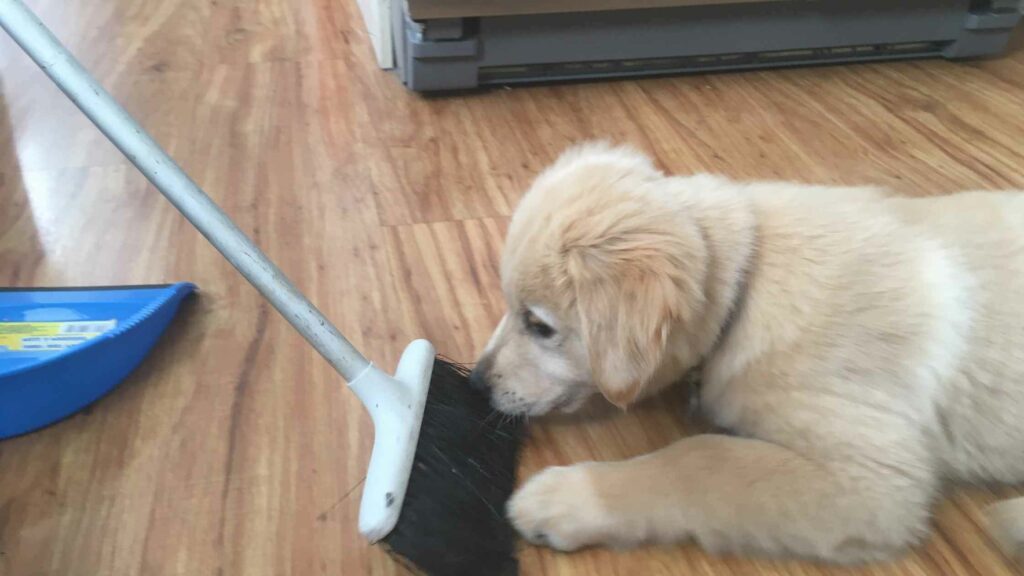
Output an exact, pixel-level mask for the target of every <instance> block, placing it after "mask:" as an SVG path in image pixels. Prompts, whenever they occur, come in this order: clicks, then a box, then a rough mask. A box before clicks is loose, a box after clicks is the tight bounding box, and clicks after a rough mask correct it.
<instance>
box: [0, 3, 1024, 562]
mask: <svg viewBox="0 0 1024 576" xmlns="http://www.w3.org/2000/svg"><path fill="white" fill-rule="evenodd" d="M30 4H31V5H32V6H33V7H35V8H37V9H38V10H39V12H40V14H41V15H42V16H43V17H44V19H45V20H46V21H47V22H48V23H49V24H51V25H52V26H53V28H54V29H55V31H56V32H57V33H58V34H59V35H60V36H61V37H62V38H63V39H64V40H65V41H66V42H67V43H68V44H69V45H70V46H71V47H72V48H73V50H74V51H76V52H77V53H78V54H79V55H80V57H81V59H82V60H83V61H84V62H85V63H86V65H87V66H88V67H90V68H91V69H92V70H93V71H94V72H95V73H96V74H97V75H98V76H99V77H100V79H101V80H102V81H103V82H104V83H105V85H107V86H108V87H109V88H110V89H111V90H112V91H113V93H114V94H115V95H116V96H117V97H118V98H120V99H121V100H122V101H123V102H124V103H125V104H126V106H127V107H128V108H129V109H130V110H131V111H132V112H133V113H135V114H136V115H137V116H138V117H139V119H140V120H141V121H142V123H143V124H145V125H146V126H147V127H149V128H150V129H151V130H152V131H153V133H154V134H155V136H156V137H157V139H158V140H159V141H160V142H161V143H163V144H164V145H165V146H166V147H167V148H168V149H169V150H170V151H171V153H172V154H173V155H174V156H175V157H177V158H178V159H179V160H180V162H181V163H182V164H183V165H184V166H185V167H186V168H187V169H188V171H189V172H190V173H191V174H192V175H193V176H194V177H195V179H196V180H197V181H198V182H200V183H201V184H202V185H203V186H204V187H205V188H206V189H207V190H208V191H209V193H210V194H211V195H212V196H214V197H215V199H216V200H218V201H219V202H220V203H221V204H222V205H223V206H224V207H225V208H226V209H227V210H228V211H229V212H230V213H231V214H232V215H233V216H234V218H236V219H237V221H238V223H239V224H240V225H241V226H242V227H243V228H244V229H245V230H247V231H248V232H250V233H251V234H252V235H253V237H254V238H255V239H256V240H257V241H258V243H259V244H260V245H261V246H263V247H264V248H265V249H266V251H267V252H268V253H269V254H270V255H271V257H272V258H274V259H276V260H277V261H278V262H279V263H280V265H281V266H282V267H283V268H284V270H285V271H286V272H287V273H288V274H289V275H290V276H291V277H292V278H293V279H294V280H295V282H296V283H297V284H298V285H299V286H301V287H302V289H303V290H305V291H306V292H307V293H308V294H309V296H310V297H311V298H312V299H313V300H315V301H316V302H317V303H318V304H319V305H321V307H322V308H323V309H324V311H325V312H326V313H327V315H328V316H330V317H331V318H333V319H335V320H336V321H337V323H338V325H339V327H340V328H341V329H342V330H343V331H344V332H345V333H347V334H349V335H350V336H351V337H352V339H353V340H354V342H355V343H356V344H357V345H358V346H360V347H361V348H362V349H364V350H365V351H366V352H367V354H368V355H369V356H371V357H372V358H374V359H376V360H377V361H378V363H380V364H383V365H385V366H387V367H389V368H390V367H391V366H393V363H394V362H395V361H396V359H397V356H398V354H399V353H400V351H401V349H402V347H403V346H404V344H405V343H406V342H407V341H408V340H410V339H412V338H414V337H420V336H425V337H428V338H430V339H432V340H433V341H434V342H435V343H436V344H437V346H438V348H439V350H440V351H441V352H442V353H444V354H446V355H449V356H451V357H454V358H456V359H459V360H465V361H469V360H472V359H473V358H474V356H475V355H476V354H477V353H478V352H479V350H480V349H481V347H482V345H483V344H484V342H485V339H486V337H487V336H488V334H489V332H490V329H491V328H492V326H493V325H494V323H495V322H496V320H497V319H498V317H499V316H500V314H501V313H502V300H501V295H500V291H499V289H498V278H497V269H496V263H497V259H498V253H499V250H500V247H501V244H502V238H503V234H504V231H505V227H506V224H507V218H508V215H509V213H510V212H511V210H512V208H513V207H514V205H515V202H516V200H517V198H518V197H519V196H520V195H521V194H522V192H523V190H524V188H525V187H526V186H527V184H528V182H529V181H530V179H531V177H532V176H533V175H534V174H535V173H536V172H537V171H538V170H540V169H541V168H542V167H543V166H544V165H545V164H547V163H548V162H550V161H551V160H552V159H553V158H554V157H555V155H556V154H557V153H558V152H559V151H560V150H562V149H563V148H564V147H565V146H567V145H569V144H570V143H573V142H576V141H578V140H581V139H584V138H594V137H602V138H609V139H613V140H616V141H626V142H632V143H634V144H636V145H638V146H640V147H641V148H643V149H644V150H647V151H649V152H650V153H652V154H654V155H655V156H656V157H657V159H658V161H659V162H660V163H661V164H662V165H663V167H665V168H666V169H669V170H671V171H676V172H691V171H698V170H699V171H715V172H723V173H725V174H728V175H730V176H733V177H737V178H786V179H797V180H803V181H813V182H819V183H847V184H862V183H875V184H884V185H889V186H892V187H895V188H898V189H899V190H902V191H904V192H906V193H908V194H919V195H923V194H939V193H943V192H949V191H953V190H957V189H962V188H1005V187H1018V188H1024V41H1022V40H1024V39H1022V37H1021V35H1018V37H1017V39H1016V41H1015V42H1014V46H1013V49H1012V51H1011V54H1010V55H1008V56H1007V57H1005V58H1002V59H997V60H992V61H986V62H980V63H972V64H954V63H948V62H942V61H932V62H914V63H899V64H877V65H866V66H849V67H835V68H818V69H802V70H791V71H777V72H753V73H743V74H722V75H714V76H690V77H683V78H669V79H652V80H642V81H628V82H609V83H592V84H578V85H571V86H556V87H534V88H516V89H510V90H494V91H489V92H485V93H477V94H471V95H461V96H451V97H445V98H422V97H418V96H415V95H412V94H410V93H408V92H406V91H405V90H404V89H403V88H402V86H400V85H399V83H398V82H397V81H396V80H395V78H394V77H393V76H391V75H390V74H388V73H385V72H382V71H380V70H378V69H376V67H375V65H374V61H373V57H372V52H371V50H370V47H369V45H368V40H367V37H366V33H365V32H364V30H363V27H362V23H361V20H360V18H359V16H358V13H357V12H356V10H355V8H354V6H355V2H354V1H352V0H301V1H300V0H216V1H210V0H103V1H90V2H84V1H82V2H69V1H67V0H35V1H32V2H30ZM0 81H2V87H0V285H13V286H44V285H85V284H130V283H161V282H169V281H178V280H191V281H194V282H196V283H197V284H198V285H199V286H200V287H201V289H202V295H201V296H200V297H199V298H198V299H196V300H194V301H192V302H191V303H189V304H188V305H187V306H186V307H185V309H184V312H183V314H182V315H181V316H180V318H179V319H178V320H177V321H176V323H175V324H174V325H173V326H172V328H171V329H170V331H169V333H168V334H167V336H166V338H165V339H164V340H163V341H162V343H161V345H160V346H159V347H158V349H157V350H155V351H154V353H153V355H152V356H151V357H150V358H149V359H148V360H147V361H146V362H145V363H144V364H143V366H142V367H141V368H140V369H139V370H138V371H137V372H136V373H135V374H134V375H133V376H132V377H131V378H129V380H128V381H127V382H125V383H124V384H123V386H121V387H120V388H119V389H118V390H117V391H116V393H114V394H112V395H110V396H109V397H107V398H105V399H103V400H102V401H100V402H98V403H97V404H96V405H95V406H93V407H92V408H90V409H89V410H88V411H86V412H85V413H83V414H81V415H78V416H75V417H73V418H71V419H69V420H67V421H65V422H62V423H60V424H58V425H56V426H53V427H51V428H48V429H46V430H43V431H40V432H37V433H34V434H31V435H28V436H24V437H21V438H17V439H13V440H8V441H4V442H0V574H2V575H3V576H28V575H42V574H54V575H61V576H64V575H84V576H93V575H101V574H112V575H114V574H116V575H126V574H146V575H161V574H181V575H189V576H193V575H196V576H198V575H211V576H213V575H234V574H245V575H261V574H268V575H269V574H274V575H277V574H296V575H310V574H345V575H351V576H358V575H362V574H383V575H389V574H402V573H404V571H403V569H401V568H400V567H399V566H398V565H396V564H395V563H393V562H392V561H391V560H390V559H389V557H388V556H387V555H386V554H385V553H384V552H382V551H381V550H380V549H378V548H373V547H368V546H367V545H366V544H364V542H363V541H362V540H361V539H360V538H359V536H358V534H357V532H356V529H355V514H356V510H357V505H358V501H359V498H358V497H359V493H360V486H361V482H362V479H363V474H364V471H365V466H366V461H367V458H368V454H369V448H370V445H371V439H372V438H371V427H370V424H369V421H368V419H367V417H366V416H365V415H364V414H363V412H362V410H361V408H360V407H359V405H358V404H357V403H356V401H355V400H354V398H353V397H352V396H351V395H350V394H348V393H347V392H346V391H345V390H344V389H343V383H342V382H341V380H340V379H339V378H338V377H337V376H336V375H335V374H334V373H333V372H332V371H331V370H330V369H329V368H328V367H327V365H326V364H325V363H324V362H323V361H322V360H321V359H320V358H319V357H318V356H316V354H315V353H314V352H312V351H311V350H310V348H309V347H308V346H307V345H306V344H305V343H304V342H303V341H302V340H301V339H300V338H299V337H298V336H296V335H295V334H294V333H293V332H292V330H291V329H290V328H289V327H288V326H287V324H286V323H285V322H284V321H283V320H282V319H281V318H280V317H278V316H277V314H276V313H275V312H274V311H273V310H271V309H269V308H268V306H267V305H266V304H265V303H264V302H263V301H262V300H261V299H260V298H259V297H258V295H257V294H256V292H255V291H254V290H253V289H251V288H250V287H249V286H248V285H247V284H246V283H245V282H244V281H243V280H242V279H241V278H240V277H239V276H238V275H237V274H236V273H235V272H234V271H233V269H232V268H230V267H229V266H228V265H227V264H226V263H225V262H224V261H223V260H222V259H221V258H220V256H219V255H218V254H217V253H216V252H214V250H213V249H211V248H210V247H209V246H208V245H207V243H206V242H205V240H203V239H202V237H200V236H199V234H197V233H196V232H195V231H194V230H193V229H192V228H190V227H189V225H188V224H187V223H186V222H185V221H184V220H183V219H182V218H181V217H179V216H178V214H177V213H176V212H175V211H174V210H173V209H172V208H171V207H170V206H169V205H168V204H167V203H166V202H165V201H164V200H163V199H162V198H161V197H160V196H159V195H158V194H157V193H156V192H155V191H154V190H152V189H151V188H150V187H148V186H147V184H146V182H145V181H144V180H143V178H141V177H140V176H139V175H138V174H137V173H136V172H135V171H134V169H133V168H131V167H130V166H129V165H128V164H127V163H126V161H125V160H124V159H123V158H122V157H121V156H120V155H119V154H118V153H117V152H116V151H115V150H114V149H113V148H112V147H111V146H110V145H108V144H107V143H106V142H105V141H104V139H103V138H102V137H101V136H100V135H99V134H98V133H97V132H96V130H95V129H94V128H93V127H92V126H91V125H89V124H88V123H87V122H86V121H85V120H83V119H82V118H81V117H80V116H79V114H78V113H77V111H76V110H75V109H74V108H73V107H72V106H71V105H70V104H69V103H67V102H66V101H65V100H64V98H63V97H62V96H61V95H60V94H59V93H58V91H57V90H56V89H54V88H53V87H52V86H51V85H50V84H49V83H48V81H47V80H46V79H45V78H44V76H43V75H42V74H41V73H40V72H39V71H37V70H36V69H35V68H34V67H33V66H32V65H31V64H29V63H28V61H27V59H26V58H25V57H24V56H23V55H22V54H21V53H20V52H19V51H17V50H16V49H15V48H14V46H13V45H12V44H11V43H10V42H9V41H7V39H6V38H3V39H0ZM683 416H684V414H683V410H682V408H681V407H680V406H679V404H673V403H664V402H662V403H649V404H647V405H645V406H641V407H640V408H638V409H637V410H636V411H635V412H632V413H629V414H610V413H607V414H597V415H594V416H593V417H590V418H587V419H576V420H558V421H543V420H537V421H535V422H533V423H532V427H533V436H532V439H531V440H530V442H529V445H528V447H527V449H526V452H525V456H524V461H523V463H522V468H521V475H522V476H523V477H525V476H528V475H529V474H532V473H534V472H536V471H537V470H539V469H540V468H541V467H543V466H545V465H549V464H555V463H569V462H574V461H579V460H585V459H592V458H596V459H612V458H621V457H625V456H629V455H633V454H638V453H641V452H644V451H648V450H650V449H652V448H654V447H657V446H661V445H664V444H665V443H667V442H670V441H671V440H673V439H675V438H677V437H679V436H680V435H683V434H685V433H687V429H686V425H685V424H684V421H683ZM641 422H642V424H641ZM1009 493H1011V491H1009V490H1005V489H999V490H996V491H994V492H990V491H988V490H980V489H975V490H966V491H957V492H953V493H952V497H951V498H950V499H949V500H948V501H945V502H944V503H942V504H941V505H940V506H939V507H938V509H937V523H936V530H935V532H934V535H933V536H932V538H931V539H930V540H929V541H928V542H927V545H925V546H924V547H923V548H921V549H920V550H918V551H917V552H916V553H913V554H910V555H908V556H906V557H905V558H902V559H899V560H897V561H895V562H892V563H888V564H883V565H877V566H871V567H866V568H860V569H834V568H829V567H824V566H818V565H812V564H808V563H801V562H776V561H764V560H761V561H753V560H746V559H739V558H717V557H711V556H708V555H706V554H703V553H702V552H700V551H698V550H697V549H696V548H694V547H690V546H682V547H673V548H659V549H648V550H642V551H635V552H628V553H612V552H607V551H589V552H585V553H580V554H574V555H560V554H554V553H551V552H549V551H547V550H541V549H535V548H531V547H527V546H524V547H523V548H522V552H521V555H520V557H521V560H522V572H523V574H588V575H590V574H595V575H601V574H643V575H657V574H680V575H684V574H685V575H700V574H735V575H741V574H742V575H746V574H766V575H767V574H794V575H796V574H799V575H805V574H806V575H824V574H851V575H852V574H865V575H866V574H870V575H896V574H949V575H976V576H982V575H984V576H999V575H1003V574H1012V573H1015V569H1014V568H1012V567H1011V566H1010V565H1008V564H1007V563H1005V562H1004V560H1003V559H1002V558H1001V557H1000V556H999V554H998V553H997V551H996V549H995V548H994V547H993V545H992V544H991V542H990V541H989V540H988V539H987V538H986V536H985V535H984V533H983V532H982V531H981V529H980V527H979V522H980V515H979V507H980V506H981V505H983V504H984V503H985V502H987V501H990V500H992V499H993V498H995V497H996V496H997V495H1005V494H1009Z"/></svg>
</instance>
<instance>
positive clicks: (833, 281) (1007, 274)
mask: <svg viewBox="0 0 1024 576" xmlns="http://www.w3.org/2000/svg"><path fill="white" fill-rule="evenodd" d="M501 275H502V286H503V290H504V292H505V296H506V298H507V302H508V310H509V312H508V314H507V315H506V317H505V318H504V319H503V320H502V321H501V324H500V325H499V326H498V328H497V330H496V331H495V333H494V335H493V337H492V339H491V342H490V343H489V345H488V347H487V349H486V350H485V352H484V354H483V356H482V357H481V359H480V361H479V364H478V367H477V369H476V371H475V372H474V374H473V377H472V380H473V382H474V383H476V384H477V385H479V386H486V387H488V388H489V390H490V393H491V397H492V402H493V404H494V406H495V407H496V408H497V409H499V410H501V411H503V412H507V413H510V414H531V415H539V414H543V413H545V412H548V411H551V410H572V409H574V408H576V407H578V406H579V405H580V404H582V403H583V402H584V401H585V400H586V399H587V398H588V397H589V396H591V395H592V394H593V393H595V392H600V393H601V394H602V395H604V397H605V398H607V399H608V400H609V401H611V402H612V403H614V404H616V405H618V406H620V407H622V408H626V407H628V406H629V405H630V404H631V403H632V402H634V401H636V400H637V399H638V398H640V397H642V396H644V395H647V394H650V393H652V392H654V391H657V390H658V389H660V388H663V387H664V386H666V385H668V384H671V383H672V382H674V381H677V380H679V379H680V378H681V377H682V376H683V375H684V374H685V373H687V372H688V371H690V370H691V369H695V368H696V369H699V370H700V371H701V377H702V384H701V387H700V394H699V401H700V407H701V409H702V410H703V411H704V412H705V413H706V414H707V415H708V416H709V417H710V418H711V419H712V420H713V421H714V422H715V423H716V424H718V425H719V426H721V427H722V428H723V429H726V430H729V431H731V432H732V434H730V435H702V436H695V437H691V438H687V439H684V440H681V441H678V442H676V443H674V444H672V445H671V446H668V447H666V448H664V449H662V450H659V451H657V452H654V453H652V454H647V455H644V456H641V457H639V458H635V459H632V460H628V461H624V462H600V463H596V462H591V463H584V464H578V465H574V466H568V467H559V468H552V469H548V470H545V471H543V472H542V473H540V474H538V475H537V476H535V477H533V478H531V479H530V480H528V481H527V482H526V483H525V485H524V486H523V487H522V488H521V489H520V490H519V491H518V492H517V493H516V494H515V495H514V497H513V498H512V500H511V501H510V502H509V506H508V514H509V516H510V519H511V521H512V523H513V524H514V525H515V527H516V528H517V529H518V530H519V531H520V533H521V534H522V535H523V536H524V537H525V538H527V539H529V540H531V541H533V542H535V543H540V544H545V545H549V546H551V547H554V548H557V549H560V550H575V549H578V548H581V547H585V546H591V545H612V546H630V545H637V544H641V543H653V542H674V541H682V540H687V539H693V540H696V541H697V542H698V543H699V544H700V545H702V546H704V547H706V548H707V549H709V550H712V551H752V552H760V553H767V554H785V555H797V556H804V557H813V558H818V559H824V560H829V561H836V562H859V561H866V560H871V559H878V558H883V557H887V556H890V555H892V554H895V553H898V552H899V551H901V550H904V549H905V548H906V547H907V546H908V545H911V544H913V543H915V542H918V541H920V540H921V539H922V537H923V536H925V534H926V532H927V531H928V527H929V508H930V506H931V504H932V502H933V500H934V499H935V498H936V495H937V494H938V492H939V490H940V485H941V484H942V482H943V481H944V480H945V479H947V478H949V479H957V480H965V481H1002V482H1019V481H1021V480H1024V195H1021V194H1014V193H981V192H971V193H962V194H957V195H953V196H948V197H940V198H927V199H908V198H896V197H889V196H888V195H887V194H886V193H885V192H884V191H882V190H876V189H870V188H827V187H814V186H804V185H798V184H791V183H781V182H763V183H742V182H733V181H730V180H728V179H726V178H721V177H717V176H710V175H698V176H685V177H672V176H666V175H665V174H663V173H661V172H660V171H658V170H657V169H656V168H655V167H654V166H653V164H652V163H651V161H650V160H648V159H647V158H646V157H644V156H643V155H641V154H639V153H637V152H635V151H632V150H629V149H624V148H613V147H609V146H606V145H600V144H598V145H586V146H583V147H579V148H576V149H573V150H571V151H569V152H567V153H566V154H564V155H563V156H562V158H561V159H559V160H558V161H557V162H556V163H555V164H554V165H553V166H552V167H551V168H549V169H548V170H546V171H545V172H544V173H543V174H541V175H540V176H539V177H538V178H537V180H536V182H535V183H534V184H533V186H532V188H531V189H530V190H529V192H528V193H527V194H526V195H525V197H524V198H523V199H522V202H521V203H520V205H519V207H518V208H517V210H516V213H515V215H514V217H513V219H512V222H511V224H510V227H509V231H508V238H507V245H506V247H505V252H504V255H503V258H502V263H501ZM1022 504H1024V500H1020V501H1012V502H1009V503H1005V504H1003V505H1002V506H1001V507H999V508H998V509H997V510H996V511H995V512H994V513H993V514H992V518H993V519H994V520H995V521H998V522H999V523H1000V526H1001V528H1000V529H999V532H998V535H999V536H1000V537H1002V538H1003V539H1004V543H1005V545H1006V546H1007V547H1008V548H1012V547H1013V546H1020V541H1021V539H1022V536H1024V534H1022V527H1024V510H1022V508H1024V505H1022Z"/></svg>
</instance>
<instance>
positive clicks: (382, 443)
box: [349, 340, 434, 542]
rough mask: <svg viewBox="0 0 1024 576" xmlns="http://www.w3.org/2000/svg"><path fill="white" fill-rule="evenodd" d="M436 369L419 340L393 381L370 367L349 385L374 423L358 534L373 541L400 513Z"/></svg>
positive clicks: (387, 530)
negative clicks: (431, 378)
mask: <svg viewBox="0 0 1024 576" xmlns="http://www.w3.org/2000/svg"><path fill="white" fill-rule="evenodd" d="M433 368H434V347H433V346H432V345H431V344H430V342H427V341H426V340H416V341H414V342H412V343H411V344H409V346H408V347H406V349H405V352H403V353H402V358H401V360H399V361H398V369H397V370H396V371H395V375H394V376H391V375H389V374H387V373H385V372H384V371H382V370H380V369H379V368H377V367H376V366H373V365H371V366H369V367H368V368H367V369H366V370H365V371H364V372H363V373H362V374H360V375H359V377H357V378H356V379H355V380H353V381H352V382H350V383H349V388H350V389H351V390H352V391H353V392H355V394H356V396H358V397H359V400H360V401H361V402H362V403H363V406H365V407H366V410H367V411H368V412H369V413H370V418H372V419H373V428H374V437H373V453H372V454H371V455H370V467H369V469H368V470H367V471H366V481H365V482H364V483H363V500H362V503H361V504H360V505H359V532H360V533H361V534H362V535H363V536H364V537H366V538H367V539H368V540H369V541H370V542H376V541H378V540H380V539H381V538H383V537H385V536H387V535H388V534H389V533H390V532H391V530H392V529H393V528H394V527H395V524H397V523H398V516H399V514H401V512H402V503H403V502H404V501H405V491H406V489H407V488H408V487H409V476H410V475H411V474H412V462H413V458H414V457H415V456H416V443H417V441H418V440H419V437H420V425H421V424H422V423H423V409H424V407H425V406H426V403H427V390H428V389H429V388H430V377H431V373H432V371H433Z"/></svg>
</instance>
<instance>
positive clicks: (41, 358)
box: [0, 283, 196, 438]
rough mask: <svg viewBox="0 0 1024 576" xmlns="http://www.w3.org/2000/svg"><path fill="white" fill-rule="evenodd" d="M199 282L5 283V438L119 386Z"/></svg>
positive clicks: (1, 339)
mask: <svg viewBox="0 0 1024 576" xmlns="http://www.w3.org/2000/svg"><path fill="white" fill-rule="evenodd" d="M195 288H196V287H195V286H194V285H192V284H188V283H179V284H171V285H165V286H128V287H113V288H74V289H64V288H55V289H53V288H50V289H46V288H44V289H31V288H29V289H20V288H18V289H0V438H8V437H11V436H17V435H19V434H24V433H26V432H31V431H32V430H35V429H37V428H42V427H43V426H47V425H49V424H52V423H54V422H56V421H58V420H60V419H62V418H66V417H67V416H70V415H71V414H74V413H75V412H77V411H79V410H81V409H82V408H85V407H86V406H88V405H89V404H91V403H93V402H95V401H96V400H97V399H99V398H100V397H102V396H103V395H105V394H106V393H107V392H109V391H110V390H112V389H113V388H114V387H115V386H117V384H119V383H120V382H121V381H122V380H124V378H125V377H126V376H128V374H129V373H130V372H131V371H132V370H134V369H135V367H136V366H138V365H139V363H140V362H142V359H143V358H145V356H146V354H147V353H148V352H149V350H150V348H152V347H153V345H154V344H156V341H157V340H158V339H159V338H160V335H161V334H163V332H164V330H165V329H166V328H167V325H168V324H169V323H170V321H171V319H172V318H173V317H174V314H175V313H176V312H177V310H178V305H179V304H180V303H181V300H182V299H183V298H185V296H188V295H189V294H191V293H192V292H193V291H195Z"/></svg>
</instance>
